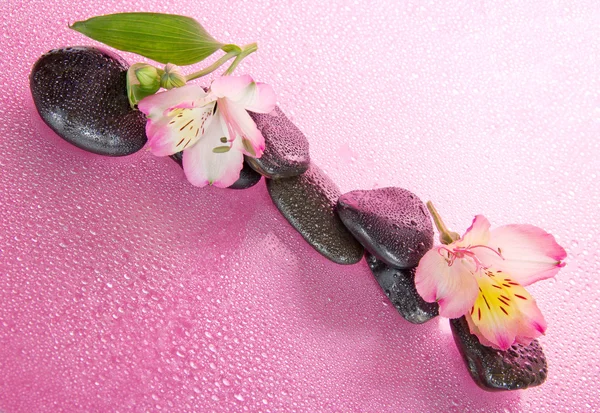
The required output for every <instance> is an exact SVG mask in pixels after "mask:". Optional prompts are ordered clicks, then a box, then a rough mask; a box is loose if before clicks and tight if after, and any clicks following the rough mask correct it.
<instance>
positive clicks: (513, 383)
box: [450, 317, 548, 391]
mask: <svg viewBox="0 0 600 413" xmlns="http://www.w3.org/2000/svg"><path fill="white" fill-rule="evenodd" d="M450 327H451V328H452V335H453V336H454V341H455V342H456V345H457V346H458V350H459V351H460V354H461V355H462V357H463V359H464V361H465V363H466V365H467V369H468V370H469V373H471V377H472V378H473V380H475V383H477V385H478V386H479V387H481V388H482V389H484V390H488V391H499V390H518V389H526V388H528V387H534V386H539V385H540V384H542V383H543V382H544V381H546V376H547V375H548V366H547V364H546V356H544V352H543V351H542V347H541V346H540V343H539V342H538V341H537V340H534V341H532V342H531V344H529V345H528V346H523V345H521V344H515V345H513V346H512V347H511V348H510V349H508V350H507V351H500V350H496V349H493V348H491V347H486V346H484V345H482V344H481V343H479V340H478V339H477V337H476V336H475V335H473V334H471V332H470V331H469V325H468V323H467V320H466V319H465V318H464V317H462V318H457V319H454V320H450Z"/></svg>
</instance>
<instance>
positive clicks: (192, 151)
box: [183, 115, 244, 188]
mask: <svg viewBox="0 0 600 413" xmlns="http://www.w3.org/2000/svg"><path fill="white" fill-rule="evenodd" d="M216 117H217V118H216V119H214V120H213V121H212V122H211V124H210V125H209V127H208V129H207V130H206V133H205V134H204V136H203V137H202V139H200V140H199V141H198V142H197V143H196V144H195V145H194V146H193V147H191V148H189V149H186V150H185V151H184V152H183V170H184V172H185V175H186V177H187V179H188V181H190V183H191V184H192V185H195V186H205V185H214V186H217V187H220V188H226V187H228V186H231V185H232V184H233V183H234V182H235V181H237V180H238V178H239V176H240V171H241V170H242V167H243V166H244V154H243V153H242V151H241V149H240V142H239V139H236V140H235V141H234V142H229V141H228V133H227V129H226V128H224V126H225V125H224V124H223V122H222V121H221V119H220V116H218V115H217V116H216ZM219 147H230V149H229V151H227V152H215V151H214V149H215V148H219Z"/></svg>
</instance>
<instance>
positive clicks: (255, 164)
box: [246, 106, 310, 178]
mask: <svg viewBox="0 0 600 413" xmlns="http://www.w3.org/2000/svg"><path fill="white" fill-rule="evenodd" d="M249 113H250V116H251V117H252V119H254V122H255V123H256V127H257V128H258V129H259V130H260V131H261V132H262V134H263V136H264V137H265V151H264V153H263V154H262V156H261V157H260V158H258V159H255V158H249V157H248V158H247V159H246V161H247V162H248V163H249V164H250V166H252V168H254V169H255V170H256V172H258V173H260V174H262V175H264V176H266V177H268V178H286V177H290V176H297V175H301V174H303V173H304V172H306V170H307V169H308V166H309V165H310V154H309V150H308V140H307V139H306V136H304V134H303V133H302V131H300V129H298V127H297V126H296V125H294V124H293V123H292V121H291V120H289V119H288V118H287V116H285V114H284V113H283V112H282V111H281V109H279V107H278V106H276V107H275V109H274V110H273V111H272V112H271V113H253V112H249Z"/></svg>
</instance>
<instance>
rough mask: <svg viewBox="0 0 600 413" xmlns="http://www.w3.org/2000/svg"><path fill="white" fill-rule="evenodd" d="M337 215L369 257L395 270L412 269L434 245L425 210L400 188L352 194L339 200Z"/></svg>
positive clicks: (413, 196) (417, 201)
mask: <svg viewBox="0 0 600 413" xmlns="http://www.w3.org/2000/svg"><path fill="white" fill-rule="evenodd" d="M338 214H339V216H340V218H341V219H342V221H343V222H344V224H345V225H346V227H348V229H349V230H350V232H352V234H353V235H354V236H355V237H356V239H357V240H358V241H359V242H360V243H361V244H362V245H363V246H364V247H365V249H366V250H368V251H369V252H370V253H371V254H373V255H375V256H376V257H377V258H379V259H380V260H382V261H383V262H385V263H386V264H388V265H391V266H392V267H396V268H412V267H415V266H417V264H418V263H419V260H420V259H421V257H422V256H423V255H425V253H426V252H427V251H429V250H430V249H431V247H432V246H433V226H432V223H431V218H430V217H429V213H428V211H427V207H426V206H425V205H424V204H423V202H421V200H420V199H419V198H418V197H417V196H416V195H415V194H413V193H412V192H410V191H407V190H406V189H402V188H394V187H390V188H378V189H372V190H359V191H352V192H348V193H347V194H344V195H342V196H341V197H340V199H339V200H338Z"/></svg>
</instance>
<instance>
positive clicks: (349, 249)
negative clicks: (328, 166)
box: [267, 164, 363, 264]
mask: <svg viewBox="0 0 600 413" xmlns="http://www.w3.org/2000/svg"><path fill="white" fill-rule="evenodd" d="M267 189H268V191H269V195H271V199H272V200H273V202H274V203H275V205H276V206H277V208H279V211H280V212H281V213H282V214H283V216H284V217H285V218H286V219H287V220H288V221H289V223H290V224H292V226H293V227H294V228H296V230H298V232H299V233H300V234H301V235H302V236H303V237H304V239H305V240H306V241H307V242H308V243H309V244H310V245H312V246H313V247H314V248H315V249H316V250H317V251H319V252H320V253H321V254H323V255H324V256H325V257H327V258H329V259H330V260H332V261H334V262H337V263H339V264H354V263H356V262H358V261H360V260H361V258H362V256H363V248H362V246H361V245H360V244H359V243H358V242H357V241H356V240H355V239H354V237H353V236H352V234H350V232H349V231H348V230H347V229H346V227H345V226H344V224H343V223H342V221H341V220H340V218H339V217H338V216H337V213H336V201H337V199H338V197H339V196H340V190H339V188H338V187H337V185H336V184H335V183H334V182H333V181H332V180H331V179H330V178H329V177H328V176H327V175H325V173H324V172H323V171H322V170H321V169H320V168H319V167H318V166H316V165H314V164H311V166H310V167H309V169H308V171H306V173H304V174H303V175H300V176H294V177H292V178H282V179H267Z"/></svg>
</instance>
